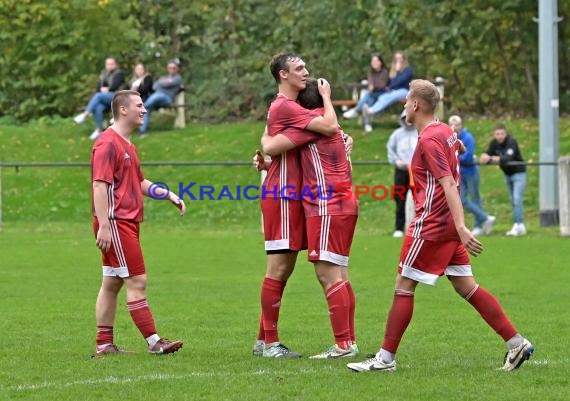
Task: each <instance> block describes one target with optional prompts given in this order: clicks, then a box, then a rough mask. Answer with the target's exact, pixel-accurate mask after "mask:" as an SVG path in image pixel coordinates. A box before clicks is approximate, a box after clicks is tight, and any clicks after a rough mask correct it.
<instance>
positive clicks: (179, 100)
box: [159, 88, 188, 128]
mask: <svg viewBox="0 0 570 401" xmlns="http://www.w3.org/2000/svg"><path fill="white" fill-rule="evenodd" d="M184 93H185V91H184V88H182V89H181V90H180V92H178V94H177V95H176V97H175V98H174V102H173V103H172V104H171V105H169V106H163V107H160V108H159V111H160V112H164V111H173V112H174V115H175V116H174V128H186V107H188V106H187V105H186V101H185V95H184Z"/></svg>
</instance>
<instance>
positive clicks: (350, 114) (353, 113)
mask: <svg viewBox="0 0 570 401" xmlns="http://www.w3.org/2000/svg"><path fill="white" fill-rule="evenodd" d="M342 116H343V117H344V118H346V119H347V120H350V119H351V118H356V117H358V111H356V107H353V108H352V109H349V110H347V111H345V112H344V113H342Z"/></svg>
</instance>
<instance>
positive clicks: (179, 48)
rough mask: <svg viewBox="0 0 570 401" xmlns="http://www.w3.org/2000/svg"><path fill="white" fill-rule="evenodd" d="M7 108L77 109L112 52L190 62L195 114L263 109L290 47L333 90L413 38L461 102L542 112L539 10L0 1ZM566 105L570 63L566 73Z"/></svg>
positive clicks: (488, 4)
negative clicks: (274, 70) (273, 65)
mask: <svg viewBox="0 0 570 401" xmlns="http://www.w3.org/2000/svg"><path fill="white" fill-rule="evenodd" d="M558 3H559V15H560V16H561V17H565V20H564V21H563V22H562V23H560V24H559V38H560V49H559V54H560V65H567V64H568V62H570V60H569V59H568V57H569V56H568V54H570V31H569V29H568V27H567V25H568V24H567V22H566V21H568V19H570V5H569V4H570V3H568V2H560V1H559V2H558ZM0 9H1V10H2V12H0V26H1V27H2V28H1V30H0V43H1V45H0V46H1V49H0V50H1V51H0V73H2V76H3V77H7V78H6V79H4V80H2V82H0V116H1V115H11V116H14V117H16V118H17V119H24V120H25V119H29V118H32V117H37V116H41V115H46V114H61V115H70V114H72V113H74V112H75V111H77V110H78V109H80V108H81V107H83V106H84V105H85V103H86V100H87V99H88V97H89V95H90V94H91V93H92V91H93V88H94V84H95V80H96V78H97V75H98V72H99V71H100V69H101V68H102V63H103V59H104V57H105V56H107V55H109V54H113V55H116V56H117V57H118V59H119V62H120V63H121V64H122V65H123V66H125V69H127V70H130V65H131V64H132V63H133V62H134V61H143V62H145V63H146V64H147V65H148V68H149V70H150V71H151V72H152V73H153V75H155V76H157V75H161V74H163V72H164V64H165V62H166V60H168V59H169V58H171V57H175V56H176V57H179V58H180V59H181V61H182V74H183V76H184V77H185V80H186V84H187V85H186V86H187V87H188V89H187V91H188V93H189V94H191V96H188V100H187V103H188V104H189V111H188V112H189V115H190V116H191V117H193V118H195V119H202V120H209V121H231V120H235V119H243V118H254V119H260V118H263V117H264V115H265V112H266V106H267V103H268V101H269V100H271V98H272V97H273V95H274V94H275V92H276V87H275V83H274V82H273V80H272V77H271V76H270V74H269V73H268V64H269V61H270V59H271V56H272V55H273V54H275V53H277V52H279V51H284V50H288V51H295V52H297V53H300V54H301V55H302V56H303V57H304V59H305V61H306V62H307V66H308V68H309V71H311V73H313V74H315V75H319V76H325V77H327V78H329V80H330V81H331V82H332V83H333V86H334V92H333V94H334V96H335V97H337V98H345V97H347V96H349V93H348V91H347V87H346V84H347V83H350V82H357V81H360V80H361V79H363V78H364V77H365V76H366V70H367V68H368V62H369V55H370V53H371V52H372V51H380V52H381V53H382V54H383V55H384V58H385V60H386V61H387V62H390V61H391V55H392V53H393V52H394V51H395V50H397V49H403V50H405V51H406V52H407V53H408V55H409V60H410V63H411V65H412V66H413V67H414V69H415V72H416V76H417V77H425V78H429V79H433V78H435V77H436V76H443V77H445V78H447V79H448V80H449V85H448V87H447V89H446V97H447V102H448V107H449V108H450V109H451V110H453V111H457V112H461V113H463V114H468V113H477V114H487V115H494V116H498V115H527V116H528V115H535V113H536V102H537V93H538V24H536V23H535V22H534V21H533V17H536V16H537V14H538V9H537V3H536V2H535V1H532V0H522V1H519V0H516V1H515V0H511V1H499V0H491V1H482V0H475V1H472V2H470V3H469V7H467V6H466V5H465V4H463V3H458V2H450V1H443V0H435V1H432V2H428V3H426V2H425V1H421V0H407V1H401V0H384V1H378V0H358V1H353V2H347V1H344V0H326V1H312V2H307V1H302V0H288V1H280V2H268V1H265V0H247V1H243V0H241V1H240V0H201V1H193V0H178V1H174V0H129V1H120V0H99V1H94V0H88V1H85V2H82V1H68V0H53V1H49V2H48V1H46V0H39V1H31V0H24V1H15V0H0ZM560 98H561V99H562V102H561V107H562V109H561V111H562V112H568V111H570V110H568V109H567V104H568V102H565V99H568V98H570V71H569V70H567V69H561V71H560Z"/></svg>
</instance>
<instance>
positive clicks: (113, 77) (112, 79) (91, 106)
mask: <svg viewBox="0 0 570 401" xmlns="http://www.w3.org/2000/svg"><path fill="white" fill-rule="evenodd" d="M126 88H127V85H126V83H125V73H124V72H123V70H121V69H120V68H119V65H118V64H117V60H115V58H114V57H108V58H107V59H106V60H105V69H104V70H103V71H102V72H101V75H100V76H99V82H98V83H97V93H95V95H93V97H92V98H91V100H89V103H88V104H87V107H86V108H85V111H84V112H82V113H80V114H79V115H77V116H76V117H75V118H74V121H75V122H76V123H77V124H83V123H84V122H85V120H86V119H87V117H89V116H91V115H92V116H93V117H94V118H95V131H93V133H92V134H91V136H90V137H89V138H90V139H92V140H95V139H97V138H98V137H99V135H101V132H103V117H104V114H105V112H106V111H109V110H110V109H111V101H112V100H113V95H114V94H115V92H117V91H120V90H123V89H126Z"/></svg>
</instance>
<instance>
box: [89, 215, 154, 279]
mask: <svg viewBox="0 0 570 401" xmlns="http://www.w3.org/2000/svg"><path fill="white" fill-rule="evenodd" d="M109 223H110V224H111V247H110V248H109V250H108V251H107V252H104V253H103V276H110V277H132V276H140V275H141V274H145V273H146V270H145V267H144V260H143V255H142V249H141V244H140V242H139V223H137V222H136V221H128V220H110V221H109ZM98 230H99V221H98V220H97V218H96V217H93V231H94V232H95V238H97V231H98Z"/></svg>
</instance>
